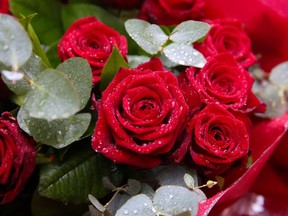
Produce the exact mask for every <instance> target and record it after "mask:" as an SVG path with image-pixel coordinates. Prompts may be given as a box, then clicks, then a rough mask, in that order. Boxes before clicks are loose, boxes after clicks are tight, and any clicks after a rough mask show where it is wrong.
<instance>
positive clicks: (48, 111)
mask: <svg viewBox="0 0 288 216" xmlns="http://www.w3.org/2000/svg"><path fill="white" fill-rule="evenodd" d="M31 85H32V89H31V90H30V91H29V93H28V94H27V97H26V100H25V103H24V105H23V108H24V109H25V110H26V111H27V112H28V114H29V116H30V117H33V118H43V119H46V120H48V121H51V120H55V119H62V118H68V117H70V116H72V115H74V114H75V113H76V112H78V111H79V110H80V98H79V95H78V92H77V90H76V89H75V87H74V86H73V84H72V83H71V81H70V80H69V79H68V78H67V76H66V75H65V74H63V73H62V72H61V71H58V70H54V69H46V70H44V71H43V73H41V74H40V75H39V76H38V77H37V79H36V81H35V82H33V83H32V84H31Z"/></svg>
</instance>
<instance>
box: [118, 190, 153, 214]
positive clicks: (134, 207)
mask: <svg viewBox="0 0 288 216" xmlns="http://www.w3.org/2000/svg"><path fill="white" fill-rule="evenodd" d="M152 208H153V206H152V201H151V199H150V198H149V197H147V196H146V195H145V194H138V195H136V196H133V197H131V198H130V199H129V200H128V201H127V202H126V203H125V204H124V205H123V206H122V207H121V208H120V209H119V210H118V211H117V212H116V215H115V216H123V215H127V216H132V215H133V216H155V213H154V212H153V210H152Z"/></svg>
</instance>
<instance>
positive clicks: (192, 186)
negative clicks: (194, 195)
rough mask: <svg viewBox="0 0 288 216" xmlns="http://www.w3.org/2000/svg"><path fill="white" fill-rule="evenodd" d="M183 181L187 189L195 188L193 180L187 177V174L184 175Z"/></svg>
mask: <svg viewBox="0 0 288 216" xmlns="http://www.w3.org/2000/svg"><path fill="white" fill-rule="evenodd" d="M184 181H185V184H186V185H187V187H188V188H190V189H194V187H195V183H194V178H193V177H192V176H191V175H189V174H188V173H185V175H184Z"/></svg>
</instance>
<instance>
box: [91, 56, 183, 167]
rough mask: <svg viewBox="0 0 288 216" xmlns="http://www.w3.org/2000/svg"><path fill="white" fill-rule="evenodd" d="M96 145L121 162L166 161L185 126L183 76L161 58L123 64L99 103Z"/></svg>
mask: <svg viewBox="0 0 288 216" xmlns="http://www.w3.org/2000/svg"><path fill="white" fill-rule="evenodd" d="M97 107H98V109H99V111H98V120H97V122H96V127H95V131H94V134H93V137H92V147H93V148H94V149H95V151H97V152H100V153H102V154H103V155H105V156H106V157H108V158H110V159H111V160H113V161H114V162H115V163H124V164H129V165H132V166H135V167H139V168H151V167H154V166H157V165H159V164H160V162H161V159H162V156H164V155H167V154H168V153H169V152H170V150H171V149H172V148H173V146H174V144H175V141H176V139H177V137H178V136H179V135H180V133H182V131H183V130H184V126H185V124H186V121H187V114H188V106H187V104H186V102H185V99H184V97H183V95H182V93H181V90H180V89H179V86H178V83H177V78H176V77H175V76H174V74H173V73H172V72H170V71H165V69H164V67H163V65H162V63H161V61H160V60H159V59H152V60H151V61H150V62H148V63H144V64H142V65H140V66H138V67H137V68H134V69H125V68H123V69H120V71H119V72H118V73H117V74H116V75H115V77H114V78H113V80H112V82H111V83H110V84H109V86H108V87H107V89H106V90H105V91H104V92H103V93H102V98H101V100H100V101H99V104H97Z"/></svg>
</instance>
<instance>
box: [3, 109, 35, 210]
mask: <svg viewBox="0 0 288 216" xmlns="http://www.w3.org/2000/svg"><path fill="white" fill-rule="evenodd" d="M0 137H1V142H0V149H1V151H0V155H1V156H0V185H1V190H0V203H1V204H4V203H8V202H11V201H13V200H14V199H15V197H16V196H17V195H18V194H19V192H20V191H21V189H22V188H23V186H24V185H25V183H26V182H27V180H28V179H29V177H30V176H31V174H32V172H33V171H34V167H35V159H36V151H35V149H34V146H35V141H34V140H33V139H32V138H30V137H28V136H27V135H26V134H25V133H24V132H23V131H22V130H21V129H20V128H19V126H18V124H17V121H16V120H15V118H14V117H12V115H11V114H10V113H8V112H5V113H3V114H2V116H1V117H0Z"/></svg>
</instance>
